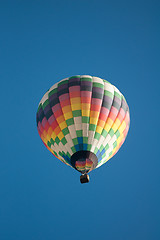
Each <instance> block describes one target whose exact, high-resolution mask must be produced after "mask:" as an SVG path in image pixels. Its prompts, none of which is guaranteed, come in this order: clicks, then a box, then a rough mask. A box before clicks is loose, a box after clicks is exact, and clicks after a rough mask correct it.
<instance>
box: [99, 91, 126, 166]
mask: <svg viewBox="0 0 160 240" xmlns="http://www.w3.org/2000/svg"><path fill="white" fill-rule="evenodd" d="M122 99H123V95H122ZM125 102H126V101H125ZM126 104H127V102H126ZM121 106H122V101H121ZM128 109H129V107H128V105H127V109H126V112H125V115H124V117H123V120H122V122H121V124H120V125H119V127H118V129H117V130H116V132H117V131H118V130H119V128H120V127H121V125H122V123H123V121H124V119H125V118H126V115H127V113H128V114H129V111H128ZM120 110H121V107H120ZM120 110H119V112H120ZM119 112H118V113H119ZM117 115H118V114H117ZM112 126H113V125H112ZM128 129H129V128H128ZM125 130H126V127H125V129H124V131H125ZM124 131H123V132H122V133H121V134H120V135H119V137H118V138H117V139H116V140H115V141H114V143H115V142H116V141H117V140H118V139H119V138H120V137H122V136H123V134H124ZM116 132H115V133H114V135H115V134H116ZM127 132H128V131H127ZM114 135H113V136H112V138H113V137H114ZM126 136H127V135H126ZM126 136H124V137H123V139H124V141H125V139H126ZM112 138H111V139H110V140H109V142H110V141H111V140H112ZM123 139H122V141H123ZM124 141H123V142H124ZM109 142H108V143H107V144H109ZM114 143H113V144H114ZM107 144H106V145H107ZM122 144H123V143H122ZM106 145H105V147H106ZM119 149H120V143H119V145H118V148H117V152H118V150H119ZM113 150H114V148H113ZM113 150H112V151H113ZM112 151H111V152H112ZM115 154H116V152H115ZM115 154H113V155H112V154H111V155H110V156H108V157H107V158H106V160H105V157H106V156H105V157H104V158H103V159H101V161H100V162H99V163H98V165H97V168H98V167H99V165H103V164H104V163H106V162H107V161H108V160H109V159H111V158H112V157H113V156H114V155H115ZM98 157H99V156H98ZM101 163H102V164H101Z"/></svg>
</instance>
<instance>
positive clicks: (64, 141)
mask: <svg viewBox="0 0 160 240" xmlns="http://www.w3.org/2000/svg"><path fill="white" fill-rule="evenodd" d="M61 142H62V144H63V145H66V143H67V140H66V139H65V137H64V138H62V140H61Z"/></svg>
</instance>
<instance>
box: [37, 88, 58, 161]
mask: <svg viewBox="0 0 160 240" xmlns="http://www.w3.org/2000/svg"><path fill="white" fill-rule="evenodd" d="M47 92H49V91H47ZM47 92H46V93H47ZM41 105H43V104H42V103H41ZM42 111H43V114H44V116H45V118H46V115H45V113H44V110H43V107H42ZM46 119H47V118H46ZM47 122H48V120H47ZM40 124H41V125H42V123H40ZM48 124H49V122H48ZM49 125H50V124H49ZM41 127H42V128H43V129H44V127H43V126H41ZM39 131H40V132H41V134H42V136H43V138H44V139H45V140H46V142H50V141H49V140H48V139H47V138H46V137H45V135H44V133H43V132H42V131H41V130H40V129H39ZM44 131H46V130H45V129H44ZM40 137H41V136H40ZM41 139H42V138H41ZM42 142H43V143H44V144H46V143H45V142H44V141H43V140H42ZM50 144H51V142H50ZM51 145H53V144H51ZM46 146H47V147H48V148H49V151H50V149H51V148H50V147H49V146H48V145H47V144H46ZM51 150H52V149H51ZM52 151H53V150H52ZM50 152H51V151H50ZM53 152H55V151H53ZM51 153H52V152H51ZM55 153H56V154H57V155H58V158H59V159H60V160H61V161H62V162H63V160H62V157H61V156H60V155H59V153H57V152H55Z"/></svg>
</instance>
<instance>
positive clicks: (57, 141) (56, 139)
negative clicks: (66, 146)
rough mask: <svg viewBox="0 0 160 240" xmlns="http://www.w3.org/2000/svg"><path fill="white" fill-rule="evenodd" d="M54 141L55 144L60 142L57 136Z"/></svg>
mask: <svg viewBox="0 0 160 240" xmlns="http://www.w3.org/2000/svg"><path fill="white" fill-rule="evenodd" d="M55 142H56V143H57V145H59V143H60V140H59V138H58V137H56V138H55Z"/></svg>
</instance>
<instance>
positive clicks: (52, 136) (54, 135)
mask: <svg viewBox="0 0 160 240" xmlns="http://www.w3.org/2000/svg"><path fill="white" fill-rule="evenodd" d="M56 137H57V135H56V134H55V132H53V133H52V135H51V138H52V139H53V141H55V138H56Z"/></svg>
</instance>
